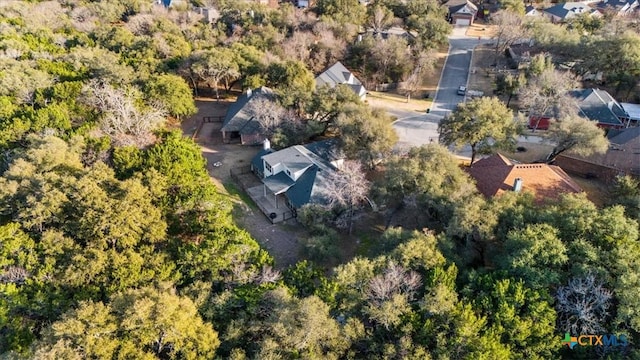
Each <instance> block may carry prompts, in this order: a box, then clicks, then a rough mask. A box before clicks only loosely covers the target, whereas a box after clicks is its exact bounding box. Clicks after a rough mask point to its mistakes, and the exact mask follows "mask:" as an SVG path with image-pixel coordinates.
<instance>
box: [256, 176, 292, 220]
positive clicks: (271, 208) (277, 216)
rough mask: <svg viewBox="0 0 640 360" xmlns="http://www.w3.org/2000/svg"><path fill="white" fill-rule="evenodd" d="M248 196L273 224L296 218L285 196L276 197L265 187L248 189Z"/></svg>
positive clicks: (259, 186)
mask: <svg viewBox="0 0 640 360" xmlns="http://www.w3.org/2000/svg"><path fill="white" fill-rule="evenodd" d="M247 194H249V197H250V198H251V200H253V201H254V202H255V203H256V205H258V207H259V208H260V210H262V212H263V213H264V214H265V216H266V217H267V218H268V219H269V220H270V221H271V222H272V223H273V224H275V223H279V222H282V221H285V220H288V219H291V218H293V217H294V213H293V211H291V209H289V207H287V203H286V201H287V200H286V198H285V197H284V195H282V194H279V195H274V194H273V193H272V192H271V191H269V190H268V189H266V187H265V185H258V186H254V187H251V188H248V189H247Z"/></svg>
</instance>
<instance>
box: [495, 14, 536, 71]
mask: <svg viewBox="0 0 640 360" xmlns="http://www.w3.org/2000/svg"><path fill="white" fill-rule="evenodd" d="M523 19H524V18H523V16H521V15H519V14H517V13H515V12H513V11H509V10H500V11H498V12H496V13H495V14H493V15H491V23H493V24H494V25H496V31H495V33H494V35H493V39H494V40H495V48H494V50H495V62H496V63H497V61H498V57H499V56H500V54H503V53H504V52H505V50H507V48H508V47H509V46H511V45H513V44H515V43H516V42H517V41H519V40H523V39H525V38H526V37H527V35H528V30H527V28H526V26H524V21H523Z"/></svg>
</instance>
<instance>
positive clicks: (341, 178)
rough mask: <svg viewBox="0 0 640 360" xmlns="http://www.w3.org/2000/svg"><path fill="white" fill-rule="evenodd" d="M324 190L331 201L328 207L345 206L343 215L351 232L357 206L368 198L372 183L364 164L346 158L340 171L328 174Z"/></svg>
mask: <svg viewBox="0 0 640 360" xmlns="http://www.w3.org/2000/svg"><path fill="white" fill-rule="evenodd" d="M325 185H326V186H325V188H324V192H325V195H326V198H327V200H328V201H329V203H328V205H327V206H328V207H329V208H332V209H335V208H343V209H345V211H344V212H343V215H344V216H345V218H346V220H347V221H346V222H347V224H348V228H349V233H351V231H352V228H353V215H354V211H355V207H356V206H357V205H359V204H361V203H362V202H363V201H365V200H366V198H367V193H368V192H369V188H370V186H371V183H370V182H369V180H367V179H366V178H365V174H364V171H363V170H362V164H360V162H359V161H354V160H346V161H344V163H343V164H342V166H340V168H339V171H335V172H331V173H330V174H329V175H328V176H327V181H326V184H325Z"/></svg>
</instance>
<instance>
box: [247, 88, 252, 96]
mask: <svg viewBox="0 0 640 360" xmlns="http://www.w3.org/2000/svg"><path fill="white" fill-rule="evenodd" d="M251 95H253V90H251V88H249V89H247V97H248V98H250V97H251Z"/></svg>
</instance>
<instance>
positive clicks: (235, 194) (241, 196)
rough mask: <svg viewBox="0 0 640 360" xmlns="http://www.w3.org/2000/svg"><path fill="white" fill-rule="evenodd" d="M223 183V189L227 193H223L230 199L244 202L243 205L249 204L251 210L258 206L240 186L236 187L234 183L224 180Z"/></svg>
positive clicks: (256, 208)
mask: <svg viewBox="0 0 640 360" xmlns="http://www.w3.org/2000/svg"><path fill="white" fill-rule="evenodd" d="M223 185H224V189H225V190H226V191H227V194H225V195H227V196H229V197H230V198H231V199H233V200H235V201H237V202H242V203H244V204H245V205H247V206H249V207H250V208H251V209H253V210H258V207H257V206H256V204H254V203H253V200H251V198H250V197H249V195H247V193H245V192H244V191H242V190H240V188H238V186H237V185H236V184H234V183H231V182H225V183H224V184H223Z"/></svg>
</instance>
